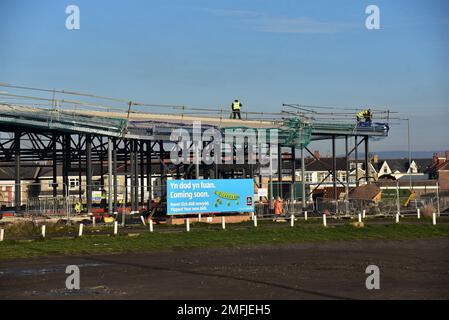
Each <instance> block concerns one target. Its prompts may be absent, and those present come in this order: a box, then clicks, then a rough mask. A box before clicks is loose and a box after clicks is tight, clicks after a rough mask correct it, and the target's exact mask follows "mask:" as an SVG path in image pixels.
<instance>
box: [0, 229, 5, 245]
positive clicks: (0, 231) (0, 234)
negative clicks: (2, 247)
mask: <svg viewBox="0 0 449 320" xmlns="http://www.w3.org/2000/svg"><path fill="white" fill-rule="evenodd" d="M4 239H5V229H0V242H2V241H3V240H4Z"/></svg>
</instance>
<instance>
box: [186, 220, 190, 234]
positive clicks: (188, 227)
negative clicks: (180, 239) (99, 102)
mask: <svg viewBox="0 0 449 320" xmlns="http://www.w3.org/2000/svg"><path fill="white" fill-rule="evenodd" d="M186 231H187V232H190V219H189V218H187V219H186Z"/></svg>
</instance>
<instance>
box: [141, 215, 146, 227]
mask: <svg viewBox="0 0 449 320" xmlns="http://www.w3.org/2000/svg"><path fill="white" fill-rule="evenodd" d="M140 220H141V221H142V224H143V225H144V226H146V225H147V224H146V223H145V218H144V217H143V216H140Z"/></svg>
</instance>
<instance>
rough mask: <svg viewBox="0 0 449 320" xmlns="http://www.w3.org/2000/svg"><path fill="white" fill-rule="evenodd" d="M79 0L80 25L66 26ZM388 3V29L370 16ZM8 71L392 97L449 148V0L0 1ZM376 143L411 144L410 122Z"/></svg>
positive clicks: (177, 86)
mask: <svg viewBox="0 0 449 320" xmlns="http://www.w3.org/2000/svg"><path fill="white" fill-rule="evenodd" d="M71 4H75V5H78V6H79V8H80V11H81V29H80V30H72V31H69V30H67V29H66V28H65V20H66V17H67V15H66V13H65V8H66V7H67V6H68V5H71ZM370 4H374V5H377V6H378V7H379V8H380V22H381V30H368V29H367V28H366V27H365V19H366V17H367V15H366V14H365V8H366V7H367V6H368V5H370ZM0 39H1V42H0V82H7V83H12V84H20V85H29V86H36V87H44V88H57V89H67V90H68V89H71V90H78V91H85V92H91V93H96V94H102V95H107V96H114V97H120V98H126V99H134V100H138V101H139V100H141V101H146V102H151V103H158V104H159V103H160V104H182V105H190V106H198V107H224V106H226V107H228V106H229V104H230V102H231V100H232V99H233V98H234V97H239V98H240V99H241V101H242V102H243V103H244V108H245V110H252V111H273V110H278V111H280V109H281V105H282V103H299V104H305V105H317V106H344V107H359V106H364V105H369V106H377V107H379V108H381V107H386V108H390V109H391V110H393V111H397V112H400V113H401V117H403V118H407V117H410V118H411V123H412V130H411V131H412V140H413V142H412V147H413V149H415V150H445V149H449V142H448V141H449V129H448V122H449V121H448V120H449V62H448V61H449V59H448V53H449V2H448V1H446V0H428V1H425V0H388V1H386V0H372V1H355V0H341V1H335V0H328V1H324V0H316V1H299V0H296V1H293V0H284V1H279V0H245V1H243V0H241V1H234V0H226V1H225V0H219V1H218V0H217V1H210V0H191V1H186V0H177V1H166V0H165V1H144V0H129V1H104V0H103V1H100V0H95V1H93V0H89V1H87V0H70V1H54V0H46V1H41V0H26V1H25V0H0ZM373 148H374V150H406V149H407V141H406V126H405V124H401V125H397V126H393V128H392V131H391V137H389V138H388V139H387V140H385V141H382V142H381V143H375V144H374V145H373Z"/></svg>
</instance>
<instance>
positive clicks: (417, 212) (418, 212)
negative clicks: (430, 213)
mask: <svg viewBox="0 0 449 320" xmlns="http://www.w3.org/2000/svg"><path fill="white" fill-rule="evenodd" d="M416 215H417V217H418V219H421V209H418V210H417V211H416Z"/></svg>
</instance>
